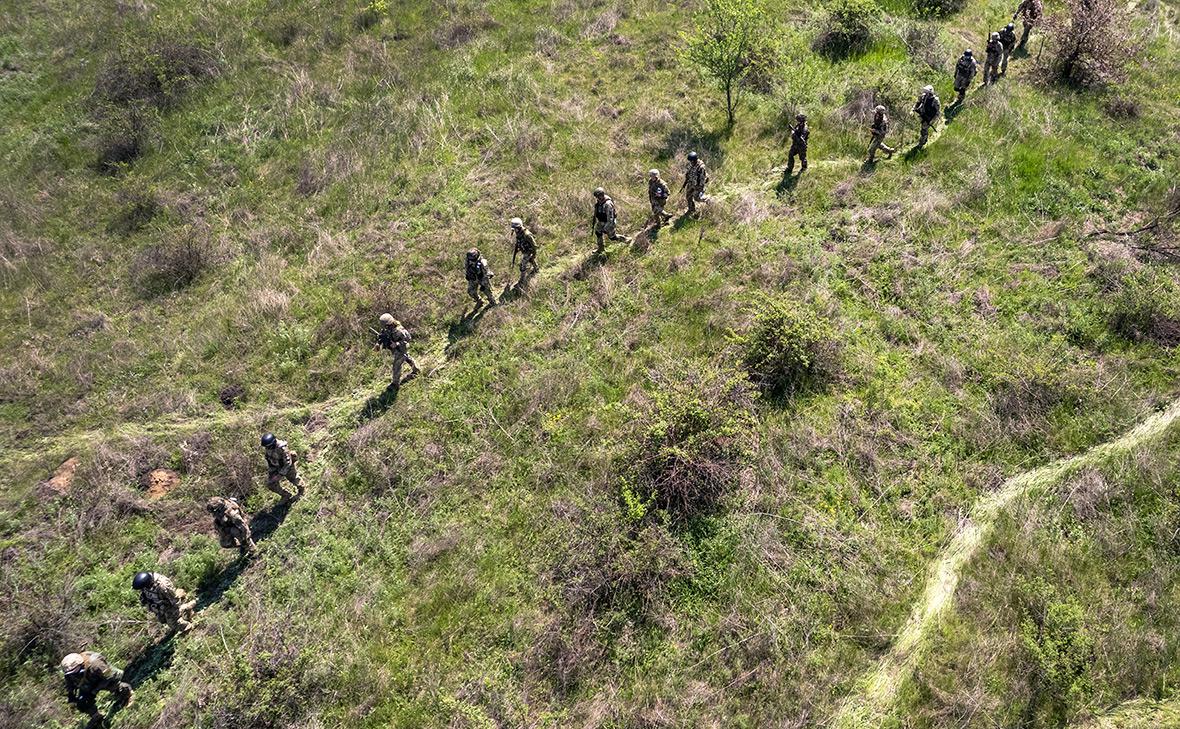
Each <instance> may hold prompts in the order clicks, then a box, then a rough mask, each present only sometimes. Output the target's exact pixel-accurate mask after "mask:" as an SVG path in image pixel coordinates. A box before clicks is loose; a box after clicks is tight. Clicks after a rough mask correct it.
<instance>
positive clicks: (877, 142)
mask: <svg viewBox="0 0 1180 729" xmlns="http://www.w3.org/2000/svg"><path fill="white" fill-rule="evenodd" d="M878 149H879V150H881V151H882V152H884V153H885V154H886V155H888V156H893V153H894V152H896V151H897V150H896V149H894V148H893V147H890V146H889V145H887V144H885V137H883V136H880V135H878V134H874V135H873V139H872V140H871V141H870V142H869V156H868V159H867V160H866V161H868V162H873V161H875V160H876V158H877V150H878Z"/></svg>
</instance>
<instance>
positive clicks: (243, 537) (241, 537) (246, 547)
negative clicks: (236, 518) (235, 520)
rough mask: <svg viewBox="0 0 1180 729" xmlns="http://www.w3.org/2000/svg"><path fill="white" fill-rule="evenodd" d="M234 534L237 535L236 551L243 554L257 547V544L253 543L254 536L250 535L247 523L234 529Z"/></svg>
mask: <svg viewBox="0 0 1180 729" xmlns="http://www.w3.org/2000/svg"><path fill="white" fill-rule="evenodd" d="M234 536H236V537H237V541H238V551H240V552H241V553H242V554H243V555H244V554H247V553H248V552H253V551H254V550H255V549H257V548H258V545H257V544H255V543H254V538H253V537H251V536H250V525H249V524H243V525H242V526H241V528H238V529H234Z"/></svg>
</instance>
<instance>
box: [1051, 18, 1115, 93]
mask: <svg viewBox="0 0 1180 729" xmlns="http://www.w3.org/2000/svg"><path fill="white" fill-rule="evenodd" d="M1131 33H1132V31H1131V25H1130V18H1129V17H1128V15H1127V11H1126V9H1125V8H1124V5H1123V4H1122V3H1120V2H1118V0H1066V1H1065V10H1064V11H1062V12H1058V13H1055V14H1053V15H1050V16H1048V17H1046V18H1045V38H1046V41H1045V42H1046V48H1045V54H1044V58H1043V60H1041V61H1040V66H1039V70H1040V74H1041V76H1042V78H1043V79H1044V80H1045V81H1047V82H1050V83H1061V84H1066V85H1068V86H1073V87H1076V88H1093V87H1098V86H1104V85H1106V84H1109V83H1111V82H1114V81H1119V80H1121V79H1122V78H1123V77H1124V76H1125V75H1126V73H1125V72H1126V66H1127V63H1128V62H1129V61H1130V60H1131V58H1132V56H1133V55H1134V54H1135V52H1136V50H1137V49H1136V47H1135V43H1134V42H1133V40H1132V38H1133V36H1132V35H1131Z"/></svg>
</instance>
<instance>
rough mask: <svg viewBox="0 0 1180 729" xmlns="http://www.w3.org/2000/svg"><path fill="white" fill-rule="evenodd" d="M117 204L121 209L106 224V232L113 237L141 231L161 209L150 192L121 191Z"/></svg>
mask: <svg viewBox="0 0 1180 729" xmlns="http://www.w3.org/2000/svg"><path fill="white" fill-rule="evenodd" d="M119 202H120V203H122V207H121V208H120V209H119V212H117V213H116V214H115V215H114V217H112V218H111V221H110V222H109V223H107V231H108V232H110V233H113V234H115V235H124V236H126V235H131V234H132V233H137V232H139V231H140V230H143V228H144V226H146V225H147V224H148V223H149V222H151V220H152V218H154V217H156V215H157V214H159V212H160V209H161V205H160V201H159V200H158V199H157V198H156V196H155V194H154V193H153V192H152V191H151V190H145V189H135V190H123V191H121V192H120V193H119Z"/></svg>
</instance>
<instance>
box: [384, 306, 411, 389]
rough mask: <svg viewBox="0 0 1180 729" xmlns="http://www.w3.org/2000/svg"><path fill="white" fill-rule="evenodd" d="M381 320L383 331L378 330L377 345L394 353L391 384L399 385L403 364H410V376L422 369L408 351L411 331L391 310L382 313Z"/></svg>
mask: <svg viewBox="0 0 1180 729" xmlns="http://www.w3.org/2000/svg"><path fill="white" fill-rule="evenodd" d="M380 321H381V331H379V332H377V345H378V346H379V347H381V349H388V350H389V351H390V352H392V353H393V376H392V377H391V378H390V384H392V385H393V386H394V387H397V386H400V385H401V384H402V365H403V364H408V365H410V377H417V376H418V374H419V373H420V372H421V370H419V369H418V363H417V362H415V361H414V358H413V357H411V356H410V353H409V351H408V350H409V345H410V339H412V337H411V336H410V332H409V331H407V330H406V328H405V327H403V326H402V323H401V322H400V321H398V320H397V319H394V318H393V314H390V313H389V312H386V313H384V314H382V315H381V319H380Z"/></svg>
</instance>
